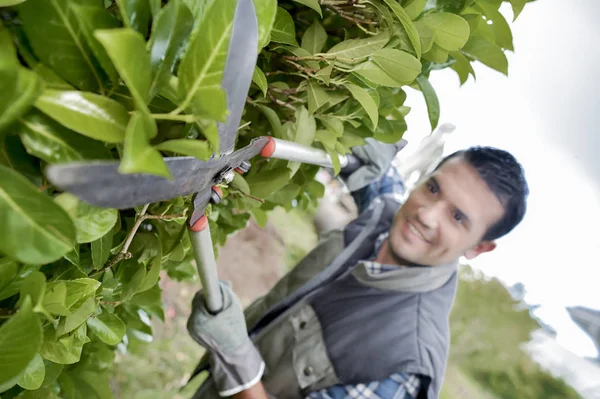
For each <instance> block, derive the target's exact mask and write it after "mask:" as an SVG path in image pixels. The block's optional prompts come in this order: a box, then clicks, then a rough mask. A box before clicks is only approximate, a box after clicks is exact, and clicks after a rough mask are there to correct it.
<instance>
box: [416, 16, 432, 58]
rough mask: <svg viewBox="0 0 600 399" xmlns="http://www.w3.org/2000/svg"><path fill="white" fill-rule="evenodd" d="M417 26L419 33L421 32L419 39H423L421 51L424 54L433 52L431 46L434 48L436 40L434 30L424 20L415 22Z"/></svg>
mask: <svg viewBox="0 0 600 399" xmlns="http://www.w3.org/2000/svg"><path fill="white" fill-rule="evenodd" d="M415 26H416V27H417V31H418V32H419V37H420V38H421V51H422V52H423V53H426V52H428V51H429V50H431V46H433V43H434V40H435V33H434V31H433V29H431V28H430V27H429V26H428V25H427V24H426V23H425V22H423V20H422V19H420V20H418V21H416V22H415Z"/></svg>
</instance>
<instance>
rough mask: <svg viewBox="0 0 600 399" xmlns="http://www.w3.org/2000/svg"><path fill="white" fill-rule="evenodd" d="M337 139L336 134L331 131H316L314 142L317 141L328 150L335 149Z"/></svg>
mask: <svg viewBox="0 0 600 399" xmlns="http://www.w3.org/2000/svg"><path fill="white" fill-rule="evenodd" d="M332 119H333V118H332ZM342 127H343V126H342ZM337 137H338V136H337V134H336V133H335V131H333V130H317V132H316V133H315V141H318V142H319V143H321V144H323V146H324V147H329V148H335V143H336V142H337Z"/></svg>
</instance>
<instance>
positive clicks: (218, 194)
mask: <svg viewBox="0 0 600 399" xmlns="http://www.w3.org/2000/svg"><path fill="white" fill-rule="evenodd" d="M222 198H223V191H221V188H220V187H219V186H212V191H211V193H210V202H211V203H213V204H215V205H216V204H218V203H219V202H221V199H222Z"/></svg>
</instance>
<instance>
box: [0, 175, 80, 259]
mask: <svg viewBox="0 0 600 399" xmlns="http://www.w3.org/2000/svg"><path fill="white" fill-rule="evenodd" d="M0 236H1V237H2V240H0V252H2V253H4V254H6V255H8V256H10V257H12V258H13V259H17V260H19V261H21V262H24V263H29V264H44V263H49V262H52V261H55V260H57V259H59V258H60V257H61V256H63V255H64V254H66V253H67V252H69V251H70V250H71V249H72V248H73V245H74V243H75V228H74V227H73V223H72V222H71V219H70V218H69V216H68V215H67V213H66V212H65V211H64V210H63V209H62V208H61V207H59V206H58V205H57V204H55V203H54V202H53V201H52V200H51V199H50V198H49V197H47V196H46V195H45V194H42V193H40V192H39V191H38V189H37V187H35V186H34V185H33V184H31V183H30V182H29V181H27V179H25V178H24V177H23V176H21V175H20V174H18V173H17V172H15V171H13V170H12V169H9V168H7V167H5V166H0Z"/></svg>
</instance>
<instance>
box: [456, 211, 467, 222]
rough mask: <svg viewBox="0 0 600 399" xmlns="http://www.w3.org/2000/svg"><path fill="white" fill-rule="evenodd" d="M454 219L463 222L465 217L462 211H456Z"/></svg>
mask: <svg viewBox="0 0 600 399" xmlns="http://www.w3.org/2000/svg"><path fill="white" fill-rule="evenodd" d="M454 220H455V221H457V222H458V223H461V224H462V223H463V222H464V220H465V219H464V218H463V215H462V213H460V212H454Z"/></svg>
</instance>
